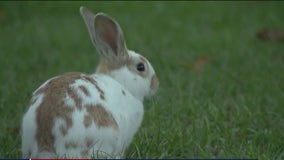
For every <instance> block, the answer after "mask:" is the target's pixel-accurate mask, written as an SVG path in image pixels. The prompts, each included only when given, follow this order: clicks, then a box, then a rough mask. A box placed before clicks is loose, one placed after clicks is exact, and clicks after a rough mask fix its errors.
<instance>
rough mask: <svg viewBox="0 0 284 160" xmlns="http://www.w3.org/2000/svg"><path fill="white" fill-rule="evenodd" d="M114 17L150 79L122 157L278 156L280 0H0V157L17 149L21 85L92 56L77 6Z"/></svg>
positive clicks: (26, 95)
mask: <svg viewBox="0 0 284 160" xmlns="http://www.w3.org/2000/svg"><path fill="white" fill-rule="evenodd" d="M81 5H84V6H86V7H88V8H89V9H90V10H92V11H93V12H105V13H108V14H109V15H111V16H112V17H114V18H115V19H116V20H117V21H118V22H119V23H120V25H121V27H122V29H123V30H124V33H125V38H126V41H127V44H128V48H130V49H134V50H136V51H137V52H139V53H141V54H143V55H144V56H146V57H147V58H148V59H149V60H150V61H151V63H152V65H153V66H154V68H155V70H156V72H157V74H158V77H159V79H160V89H159V91H158V93H157V94H156V95H155V96H154V97H152V98H150V99H148V100H146V101H145V103H144V104H145V115H144V121H143V124H142V126H141V128H140V130H139V131H138V133H137V134H136V136H135V139H134V141H133V143H132V144H131V145H130V147H129V148H128V150H127V153H126V157H129V158H259V159H279V160H280V159H284V134H283V133H284V108H283V107H284V74H283V71H284V40H283V39H282V41H278V40H262V39H259V38H257V36H256V33H257V32H258V31H259V30H261V29H263V28H272V29H279V30H282V32H284V2H280V1H279V2H256V1H253V2H156V1H155V2H67V1H66V2H20V1H17V2H4V1H1V2H0V64H1V67H0V68H1V70H0V71H1V72H0V83H1V85H0V144H1V150H0V157H3V158H4V157H5V158H18V157H21V152H20V148H21V136H20V134H21V133H20V130H21V129H20V128H21V119H22V116H23V114H24V112H25V111H26V110H27V107H28V103H29V99H30V97H31V93H32V92H33V91H34V90H35V89H36V88H37V87H38V86H39V85H40V84H41V83H43V82H44V81H45V80H47V79H49V78H51V77H53V76H55V75H58V74H62V73H64V72H68V71H82V72H86V73H92V72H94V70H95V67H96V64H97V62H98V56H97V55H96V51H95V49H94V48H93V46H92V44H91V41H90V38H89V35H88V32H87V29H86V26H85V24H84V21H83V19H82V18H81V16H80V14H79V7H80V6H81Z"/></svg>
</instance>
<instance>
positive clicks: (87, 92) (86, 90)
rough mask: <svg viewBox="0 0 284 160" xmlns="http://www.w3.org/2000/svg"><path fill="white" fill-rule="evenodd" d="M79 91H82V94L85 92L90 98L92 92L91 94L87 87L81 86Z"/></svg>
mask: <svg viewBox="0 0 284 160" xmlns="http://www.w3.org/2000/svg"><path fill="white" fill-rule="evenodd" d="M79 89H80V90H81V91H82V92H84V94H85V95H86V96H90V92H89V90H88V89H87V88H86V87H85V86H83V85H81V86H79Z"/></svg>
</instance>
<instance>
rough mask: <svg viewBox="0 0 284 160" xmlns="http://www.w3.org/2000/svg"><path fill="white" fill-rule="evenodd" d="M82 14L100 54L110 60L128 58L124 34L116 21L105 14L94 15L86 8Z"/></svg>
mask: <svg viewBox="0 0 284 160" xmlns="http://www.w3.org/2000/svg"><path fill="white" fill-rule="evenodd" d="M80 12H81V15H82V17H83V18H84V21H85V23H86V25H87V28H88V31H89V34H90V37H91V39H92V42H93V44H94V46H95V47H96V49H97V51H98V52H99V54H101V55H103V56H105V57H106V58H108V59H117V58H119V59H120V58H123V59H125V58H128V53H127V47H126V43H125V40H124V37H123V32H122V30H121V28H120V26H119V24H118V23H117V22H116V21H115V20H113V19H112V18H111V17H109V16H107V15H106V14H104V13H98V14H96V15H94V14H93V13H92V12H90V11H89V10H88V9H87V8H85V7H81V8H80Z"/></svg>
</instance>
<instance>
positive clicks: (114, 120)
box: [22, 7, 159, 158]
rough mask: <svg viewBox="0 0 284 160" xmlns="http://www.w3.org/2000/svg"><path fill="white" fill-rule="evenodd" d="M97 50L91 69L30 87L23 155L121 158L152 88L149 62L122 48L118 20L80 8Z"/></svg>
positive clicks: (153, 80)
mask: <svg viewBox="0 0 284 160" xmlns="http://www.w3.org/2000/svg"><path fill="white" fill-rule="evenodd" d="M80 12H81V15H82V17H83V19H84V21H85V23H86V25H87V28H88V31H89V34H90V36H91V40H92V42H93V45H94V46H95V47H96V49H97V52H98V53H99V55H100V62H99V65H98V67H97V70H96V73H95V74H91V75H87V74H84V73H79V72H70V73H65V74H63V75H60V76H56V77H54V78H51V79H49V80H48V81H46V82H45V83H44V84H42V85H41V86H40V87H39V88H38V89H37V90H36V91H34V93H33V95H32V99H31V103H30V106H29V108H28V111H27V112H26V113H25V115H24V117H23V122H22V154H23V156H24V157H40V158H42V157H49V158H56V157H58V158H60V157H61V158H62V157H69V158H74V157H85V158H91V157H97V156H98V157H105V156H106V157H110V158H112V157H121V156H123V153H124V150H125V149H126V147H127V146H128V145H129V144H130V142H131V141H132V139H133V136H134V134H135V133H136V132H137V130H138V128H139V127H140V125H141V122H142V119H143V112H144V111H143V99H144V97H146V96H149V95H152V94H154V93H155V92H156V90H157V89H158V86H159V81H158V78H157V76H156V74H155V71H154V69H153V67H152V66H151V64H150V63H149V61H148V60H147V59H146V58H145V57H143V56H141V55H139V54H138V53H135V52H134V51H130V50H128V49H127V47H126V43H125V40H124V37H123V33H122V30H121V28H120V26H119V24H118V23H117V22H116V21H115V20H114V19H112V18H111V17H109V16H107V15H106V14H104V13H98V14H96V15H94V14H92V13H91V12H90V11H89V10H87V9H86V8H85V7H81V8H80Z"/></svg>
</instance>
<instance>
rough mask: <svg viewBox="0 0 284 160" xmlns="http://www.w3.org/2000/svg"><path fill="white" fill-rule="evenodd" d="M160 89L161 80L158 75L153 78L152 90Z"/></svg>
mask: <svg viewBox="0 0 284 160" xmlns="http://www.w3.org/2000/svg"><path fill="white" fill-rule="evenodd" d="M158 87H159V79H158V77H157V76H156V75H153V76H152V79H151V85H150V88H151V89H152V90H156V89H158Z"/></svg>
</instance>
